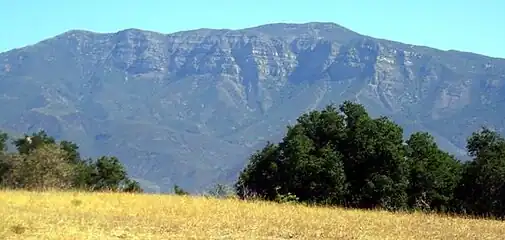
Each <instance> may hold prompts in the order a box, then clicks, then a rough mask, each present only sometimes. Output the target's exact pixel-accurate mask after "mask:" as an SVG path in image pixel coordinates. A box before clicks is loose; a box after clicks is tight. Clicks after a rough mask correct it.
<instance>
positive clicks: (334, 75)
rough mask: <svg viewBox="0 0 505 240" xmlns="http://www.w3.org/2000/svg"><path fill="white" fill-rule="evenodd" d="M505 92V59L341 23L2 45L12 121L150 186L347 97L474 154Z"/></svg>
mask: <svg viewBox="0 0 505 240" xmlns="http://www.w3.org/2000/svg"><path fill="white" fill-rule="evenodd" d="M504 99H505V59H497V58H491V57H486V56H482V55H477V54H473V53H466V52H458V51H441V50H437V49H433V48H429V47H423V46H414V45H409V44H403V43H399V42H393V41H388V40H383V39H376V38H372V37H369V36H364V35H361V34H359V33H356V32H353V31H351V30H349V29H346V28H344V27H342V26H339V25H336V24H333V23H306V24H269V25H263V26H259V27H254V28H248V29H241V30H227V29H198V30H193V31H185V32H177V33H172V34H168V35H166V34H161V33H156V32H149V31H142V30H139V29H127V30H123V31H120V32H117V33H106V34H103V33H93V32H88V31H78V30H74V31H69V32H66V33H63V34H61V35H58V36H56V37H54V38H51V39H47V40H44V41H41V42H39V43H37V44H34V45H31V46H27V47H24V48H20V49H14V50H11V51H8V52H4V53H1V54H0V106H2V108H1V111H0V116H1V117H0V128H1V129H5V130H8V132H11V133H17V134H19V133H24V132H34V131H38V130H39V129H44V130H46V131H47V132H48V133H49V134H50V135H53V136H55V137H56V138H59V139H68V140H72V141H75V142H76V143H78V144H79V145H80V147H81V151H82V152H83V153H84V154H85V155H87V156H91V157H93V156H97V155H104V154H112V155H116V156H118V157H120V159H121V160H122V161H123V162H124V163H125V165H126V166H127V167H128V171H129V173H130V174H131V175H132V176H133V177H135V178H137V179H140V180H141V182H142V183H143V184H144V186H152V187H150V188H149V189H147V190H149V191H156V190H160V191H167V190H169V189H170V188H171V187H172V186H173V184H178V185H180V186H181V187H183V188H186V189H187V190H190V191H193V192H195V191H202V190H203V189H205V188H206V187H208V186H210V185H212V184H214V183H217V182H230V181H231V180H234V179H235V177H236V176H237V175H238V172H239V171H240V170H241V169H242V168H243V167H244V164H245V163H246V160H247V157H248V155H249V154H251V153H252V152H253V151H254V150H256V149H259V148H261V147H263V144H265V141H267V140H273V141H277V140H279V139H280V138H281V137H282V135H283V134H284V132H285V129H286V128H285V127H286V125H287V124H289V123H293V122H294V120H295V119H296V118H297V117H298V116H299V115H300V114H302V113H303V112H306V111H309V110H312V109H317V108H321V107H324V106H325V105H326V104H329V103H335V104H339V103H341V102H342V101H343V100H353V101H357V102H359V103H362V104H364V105H365V106H366V107H367V109H368V111H369V112H370V113H371V114H372V115H374V116H378V115H386V116H389V117H391V118H392V119H394V120H395V121H396V122H397V123H399V124H400V125H402V126H403V127H404V129H405V134H406V135H407V134H410V133H411V132H412V131H429V132H430V133H432V134H433V135H434V136H435V137H436V139H437V141H438V143H439V144H440V145H441V146H442V148H444V149H445V150H447V151H450V152H452V153H454V154H457V155H459V156H464V154H465V153H464V152H465V150H464V148H465V141H466V137H468V136H469V135H470V134H471V133H472V132H473V131H475V130H477V129H478V128H479V127H480V126H481V125H487V126H491V127H493V128H494V129H495V130H498V131H500V132H504V127H505V122H504V115H505V113H504V112H503V111H502V110H503V109H505V108H504V107H505V104H504ZM156 186H159V189H156Z"/></svg>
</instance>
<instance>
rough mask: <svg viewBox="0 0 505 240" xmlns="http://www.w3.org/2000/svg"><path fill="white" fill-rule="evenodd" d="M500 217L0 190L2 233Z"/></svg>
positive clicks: (341, 230)
mask: <svg viewBox="0 0 505 240" xmlns="http://www.w3.org/2000/svg"><path fill="white" fill-rule="evenodd" d="M503 236H505V222H500V221H491V220H476V219H463V218H452V217H443V216H437V215H424V214H393V213H387V212H379V211H360V210H343V209H337V208H335V209H330V208H315V207H312V208H311V207H306V206H301V205H292V204H282V205H281V204H274V203H265V202H254V203H253V202H243V201H238V200H217V199H210V198H205V197H184V196H170V195H147V194H146V195H141V194H139V195H131V194H114V193H77V192H74V193H72V192H66V193H62V192H40V193H35V192H25V191H1V192H0V239H37V240H38V239H53V240H58V239H61V240H63V239H64V240H71V239H142V240H144V239H163V240H164V239H503Z"/></svg>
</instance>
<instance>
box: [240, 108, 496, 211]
mask: <svg viewBox="0 0 505 240" xmlns="http://www.w3.org/2000/svg"><path fill="white" fill-rule="evenodd" d="M467 149H468V152H469V155H470V156H471V157H473V159H472V160H471V161H469V162H465V163H463V162H461V161H459V160H458V159H456V158H455V157H454V156H453V155H451V154H449V153H447V152H445V151H442V150H441V149H440V148H439V147H438V146H437V144H436V142H435V140H434V138H433V137H432V136H431V135H430V134H429V133H427V132H416V133H413V134H411V135H410V137H409V138H408V139H406V140H404V139H403V129H402V128H401V127H400V126H399V125H397V124H396V123H394V122H393V121H391V120H390V119H388V118H386V117H378V118H372V117H371V116H370V115H369V114H368V113H367V111H366V110H365V108H364V107H363V106H362V105H360V104H356V103H353V102H350V101H345V102H343V103H342V104H341V105H340V106H339V107H338V108H337V107H336V106H334V105H328V106H327V107H326V108H324V109H322V110H314V111H311V112H308V113H305V114H303V115H301V116H300V117H299V118H298V119H297V122H296V123H295V124H294V125H292V126H288V128H287V132H286V135H285V136H284V138H283V139H282V141H280V142H279V143H277V144H275V143H271V142H269V143H267V144H266V146H265V147H264V148H263V149H261V150H258V151H257V152H256V153H254V154H252V156H251V157H250V158H249V162H248V164H247V166H246V167H245V168H244V169H243V171H242V172H241V173H240V175H239V178H238V180H237V182H236V183H235V190H236V193H237V194H238V195H239V196H240V197H241V198H251V197H254V198H260V199H265V200H276V199H278V198H279V195H288V194H289V195H294V196H295V197H296V199H297V200H298V201H300V202H307V203H316V204H331V205H340V206H345V207H355V208H383V209H389V210H409V209H417V210H424V211H438V212H452V213H471V214H474V215H489V214H491V215H493V216H497V217H503V216H505V202H503V201H505V184H504V182H505V140H504V139H503V138H502V137H501V136H499V135H498V134H497V133H496V132H493V131H491V130H489V129H487V128H482V129H481V130H480V131H477V132H475V133H474V134H473V135H472V136H471V137H470V138H468V144H467Z"/></svg>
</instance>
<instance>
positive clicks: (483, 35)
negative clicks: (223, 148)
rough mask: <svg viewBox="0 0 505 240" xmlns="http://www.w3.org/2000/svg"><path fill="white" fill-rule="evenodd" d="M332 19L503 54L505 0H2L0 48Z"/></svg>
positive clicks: (370, 31)
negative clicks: (75, 32)
mask: <svg viewBox="0 0 505 240" xmlns="http://www.w3.org/2000/svg"><path fill="white" fill-rule="evenodd" d="M275 22H291V23H303V22H335V23H337V24H340V25H342V26H344V27H347V28H350V29H352V30H354V31H357V32H359V33H362V34H366V35H370V36H374V37H379V38H386V39H391V40H396V41H401V42H405V43H410V44H418V45H427V46H431V47H436V48H441V49H444V50H447V49H457V50H462V51H472V52H477V53H481V54H486V55H490V56H495V57H503V58H505V1H504V0H479V1H477V0H473V1H471V0H403V1H400V0H382V1H381V0H354V1H351V0H349V1H338V0H308V1H303V0H252V1H240V0H142V1H141V0H136V1H134V0H0V52H1V51H6V50H9V49H12V48H16V47H22V46H25V45H28V44H34V43H36V42H38V41H40V40H43V39H45V38H48V37H52V36H55V35H57V34H60V33H63V32H65V31H67V30H70V29H86V30H91V31H96V32H115V31H118V30H121V29H125V28H140V29H146V30H153V31H158V32H163V33H170V32H175V31H180V30H188V29H195V28H204V27H205V28H231V29H237V28H244V27H251V26H256V25H261V24H266V23H275Z"/></svg>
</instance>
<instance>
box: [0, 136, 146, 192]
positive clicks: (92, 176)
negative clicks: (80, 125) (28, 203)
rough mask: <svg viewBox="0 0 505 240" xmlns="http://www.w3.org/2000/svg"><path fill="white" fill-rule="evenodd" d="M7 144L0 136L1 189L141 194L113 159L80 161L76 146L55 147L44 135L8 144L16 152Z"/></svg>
mask: <svg viewBox="0 0 505 240" xmlns="http://www.w3.org/2000/svg"><path fill="white" fill-rule="evenodd" d="M8 140H9V137H8V136H7V134H5V133H0V185H1V186H2V187H4V188H13V189H16V188H22V189H30V190H35V189H80V190H87V191H101V190H110V191H127V192H141V191H142V189H141V188H140V186H139V184H138V183H137V182H135V181H133V180H131V179H129V178H128V176H127V174H126V171H125V169H124V167H123V165H122V164H121V163H120V162H119V160H118V159H117V158H116V157H107V156H103V157H100V158H98V159H96V160H92V159H81V156H80V154H79V152H78V149H79V148H78V146H77V145H76V144H74V143H72V142H68V141H61V142H59V143H58V142H56V141H55V139H54V138H52V137H50V136H48V135H47V134H46V133H45V132H44V131H40V132H38V133H34V134H32V135H31V136H28V135H25V136H24V137H22V138H19V139H15V140H14V141H12V143H13V144H14V145H15V146H16V149H17V152H7V150H8V149H7V147H6V145H7V141H8Z"/></svg>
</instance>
